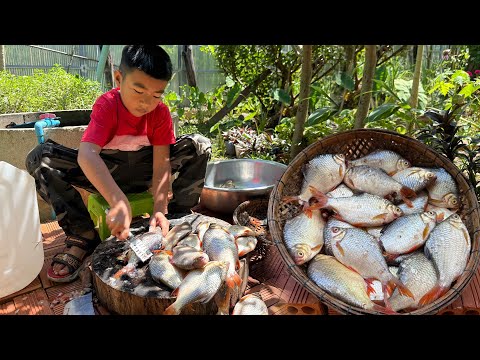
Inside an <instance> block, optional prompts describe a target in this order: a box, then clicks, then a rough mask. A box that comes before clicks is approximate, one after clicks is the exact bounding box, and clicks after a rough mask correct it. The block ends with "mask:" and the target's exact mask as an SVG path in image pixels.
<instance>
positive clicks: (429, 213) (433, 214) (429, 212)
mask: <svg viewBox="0 0 480 360" xmlns="http://www.w3.org/2000/svg"><path fill="white" fill-rule="evenodd" d="M427 214H428V215H432V216H436V215H437V213H436V212H433V211H428V212H427Z"/></svg>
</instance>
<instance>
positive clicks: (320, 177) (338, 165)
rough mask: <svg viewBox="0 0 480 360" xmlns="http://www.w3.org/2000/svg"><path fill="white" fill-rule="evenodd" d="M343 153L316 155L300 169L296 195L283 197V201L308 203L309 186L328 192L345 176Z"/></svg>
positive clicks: (309, 196)
mask: <svg viewBox="0 0 480 360" xmlns="http://www.w3.org/2000/svg"><path fill="white" fill-rule="evenodd" d="M345 168H346V166H345V155H343V154H322V155H318V156H316V157H315V158H313V159H312V160H310V161H309V162H308V163H306V164H305V165H304V167H303V169H302V172H303V183H302V189H301V190H300V194H299V195H298V196H293V197H292V196H290V197H285V198H284V200H285V201H294V200H298V201H299V202H300V203H301V204H304V205H305V204H306V205H308V200H309V199H310V198H311V197H312V193H311V190H310V186H313V187H314V188H316V189H317V190H318V191H321V192H329V191H330V190H332V189H334V188H335V187H336V186H337V185H339V184H340V183H341V182H342V180H343V177H344V176H345Z"/></svg>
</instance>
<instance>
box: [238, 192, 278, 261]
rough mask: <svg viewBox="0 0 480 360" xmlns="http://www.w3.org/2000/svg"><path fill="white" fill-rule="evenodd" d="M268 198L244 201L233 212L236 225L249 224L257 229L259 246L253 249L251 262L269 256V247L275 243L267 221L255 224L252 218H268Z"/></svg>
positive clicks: (253, 228) (254, 229) (251, 227)
mask: <svg viewBox="0 0 480 360" xmlns="http://www.w3.org/2000/svg"><path fill="white" fill-rule="evenodd" d="M268 203H269V201H268V199H266V198H260V199H252V200H247V201H244V202H242V203H241V204H240V205H238V206H237V208H236V209H235V211H234V212H233V222H234V223H235V224H236V225H242V226H247V227H249V228H250V229H252V230H253V231H255V234H256V237H257V246H256V247H255V249H254V250H253V251H252V254H251V257H250V262H251V263H255V262H257V261H260V260H262V259H264V258H265V257H266V256H267V253H268V248H269V247H270V246H271V245H273V242H272V240H271V236H270V232H269V231H268V224H267V222H266V221H265V222H263V223H261V224H257V225H255V224H254V223H252V221H251V220H252V218H254V219H256V220H259V221H260V222H262V221H263V220H265V219H266V218H267V213H268Z"/></svg>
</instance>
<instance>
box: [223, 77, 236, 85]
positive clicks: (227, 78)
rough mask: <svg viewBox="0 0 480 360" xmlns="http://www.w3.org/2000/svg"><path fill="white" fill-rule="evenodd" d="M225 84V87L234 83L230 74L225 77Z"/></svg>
mask: <svg viewBox="0 0 480 360" xmlns="http://www.w3.org/2000/svg"><path fill="white" fill-rule="evenodd" d="M225 84H226V85H227V87H232V86H233V85H235V81H234V80H233V79H232V78H231V77H230V76H227V77H226V79H225Z"/></svg>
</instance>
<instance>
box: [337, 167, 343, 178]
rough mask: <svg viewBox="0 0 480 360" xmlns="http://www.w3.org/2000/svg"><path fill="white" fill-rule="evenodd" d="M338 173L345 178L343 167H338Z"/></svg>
mask: <svg viewBox="0 0 480 360" xmlns="http://www.w3.org/2000/svg"><path fill="white" fill-rule="evenodd" d="M338 175H339V176H340V177H341V178H342V179H343V167H341V166H340V167H339V168H338Z"/></svg>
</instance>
